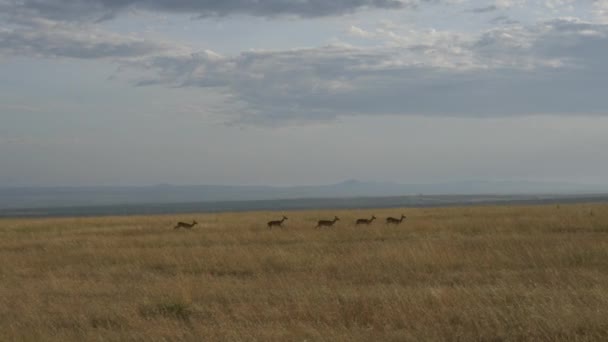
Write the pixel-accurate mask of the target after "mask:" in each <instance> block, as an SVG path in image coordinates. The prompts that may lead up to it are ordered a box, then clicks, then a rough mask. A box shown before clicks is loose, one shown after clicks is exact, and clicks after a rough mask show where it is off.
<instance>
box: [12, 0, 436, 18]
mask: <svg viewBox="0 0 608 342" xmlns="http://www.w3.org/2000/svg"><path fill="white" fill-rule="evenodd" d="M432 1H438V0H332V1H326V0H256V1H251V0H221V1H216V0H44V1H42V0H20V1H14V0H0V12H3V13H9V14H12V15H20V16H23V15H27V16H36V17H43V18H47V19H53V20H90V19H92V20H104V19H108V18H112V17H114V16H116V15H117V14H119V13H121V12H124V11H126V10H129V9H134V8H135V9H143V10H151V11H160V12H165V13H182V14H188V15H194V16H200V17H216V16H227V15H239V14H243V15H252V16H261V17H272V16H277V15H293V16H299V17H322V16H332V15H342V14H346V13H350V12H354V11H357V10H360V9H365V8H378V9H399V8H412V7H416V6H418V5H419V4H420V3H422V2H432Z"/></svg>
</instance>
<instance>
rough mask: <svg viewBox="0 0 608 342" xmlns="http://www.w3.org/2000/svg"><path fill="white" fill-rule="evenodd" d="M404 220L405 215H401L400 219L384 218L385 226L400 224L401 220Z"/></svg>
mask: <svg viewBox="0 0 608 342" xmlns="http://www.w3.org/2000/svg"><path fill="white" fill-rule="evenodd" d="M404 218H405V215H403V214H401V218H398V219H396V218H394V217H387V218H386V224H399V223H401V221H403V219H404Z"/></svg>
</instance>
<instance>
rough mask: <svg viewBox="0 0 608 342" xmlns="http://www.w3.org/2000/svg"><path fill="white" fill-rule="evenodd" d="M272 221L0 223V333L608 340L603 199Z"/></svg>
mask: <svg viewBox="0 0 608 342" xmlns="http://www.w3.org/2000/svg"><path fill="white" fill-rule="evenodd" d="M402 212H403V213H405V214H406V215H407V216H408V218H407V220H405V221H404V222H403V224H402V225H400V226H398V227H394V226H392V227H389V226H386V225H385V224H384V222H383V220H382V219H383V218H384V217H386V216H388V215H393V216H396V217H398V216H399V215H400V214H401V213H402ZM372 213H373V214H375V215H376V216H378V218H379V220H378V221H376V222H374V224H372V225H371V226H369V227H355V226H354V224H353V222H354V220H355V219H356V218H359V217H369V216H370V215H371V214H372ZM282 214H283V213H270V212H255V213H238V214H229V213H225V214H195V215H179V216H146V217H102V218H59V219H4V220H0V262H1V264H0V341H69V340H72V341H80V340H99V341H119V340H121V341H122V340H139V341H160V340H162V341H176V340H190V341H199V340H206V341H210V340H219V341H305V340H307V341H373V340H384V341H444V340H448V341H450V340H452V341H455V340H459V341H469V340H478V341H521V340H534V341H556V340H576V341H601V340H604V341H606V340H608V205H602V204H585V205H561V206H560V207H557V206H527V207H524V206H522V207H514V206H496V207H489V206H488V207H463V208H433V209H430V208H425V209H391V210H388V209H386V210H373V211H369V210H361V211H355V210H349V211H346V210H342V211H301V212H290V213H285V214H286V215H287V216H288V217H289V220H288V221H286V224H285V228H284V229H280V228H274V229H272V230H268V229H267V227H266V221H268V220H271V219H278V218H280V217H281V215H282ZM334 214H337V215H338V216H339V217H340V218H341V221H339V222H338V223H337V224H336V226H335V227H333V228H329V229H328V228H325V229H317V230H315V229H314V228H313V227H314V226H315V224H316V220H317V219H320V218H326V219H331V218H333V215H334ZM191 219H196V220H197V221H198V222H199V223H200V225H198V226H196V227H195V228H194V229H192V230H191V231H188V230H179V231H174V230H173V229H172V227H173V225H174V224H175V222H176V221H179V220H182V221H183V220H191Z"/></svg>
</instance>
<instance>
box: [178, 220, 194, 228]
mask: <svg viewBox="0 0 608 342" xmlns="http://www.w3.org/2000/svg"><path fill="white" fill-rule="evenodd" d="M197 224H198V222H196V221H194V220H192V223H186V222H177V224H176V225H175V227H173V229H179V228H186V229H191V228H192V227H194V226H196V225H197Z"/></svg>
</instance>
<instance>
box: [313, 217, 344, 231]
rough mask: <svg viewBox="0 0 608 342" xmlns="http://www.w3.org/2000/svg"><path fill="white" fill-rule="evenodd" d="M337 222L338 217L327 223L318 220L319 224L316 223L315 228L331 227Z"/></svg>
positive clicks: (326, 221)
mask: <svg viewBox="0 0 608 342" xmlns="http://www.w3.org/2000/svg"><path fill="white" fill-rule="evenodd" d="M337 221H340V219H339V218H338V216H334V219H333V220H331V221H329V220H320V221H319V222H317V226H316V227H315V228H319V227H331V226H333V225H334V223H336V222H337Z"/></svg>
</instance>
